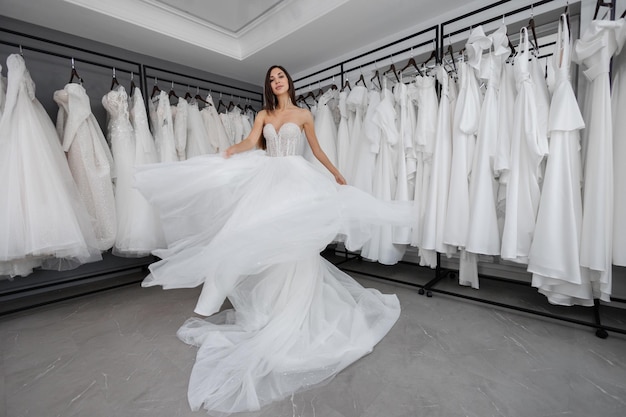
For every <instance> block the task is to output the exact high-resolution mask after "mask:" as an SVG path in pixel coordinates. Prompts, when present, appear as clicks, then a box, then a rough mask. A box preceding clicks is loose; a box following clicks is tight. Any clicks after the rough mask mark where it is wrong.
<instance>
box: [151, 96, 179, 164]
mask: <svg viewBox="0 0 626 417" xmlns="http://www.w3.org/2000/svg"><path fill="white" fill-rule="evenodd" d="M151 114H154V116H151V117H152V119H153V124H152V130H153V131H152V133H153V135H154V143H155V146H156V149H157V152H158V154H159V161H161V162H172V161H178V153H177V152H176V140H175V138H174V120H173V119H172V108H171V106H170V98H169V96H168V95H167V93H166V92H165V91H162V90H161V91H160V92H159V96H158V98H157V105H156V108H155V110H154V113H152V112H151Z"/></svg>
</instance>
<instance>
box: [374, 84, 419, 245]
mask: <svg viewBox="0 0 626 417" xmlns="http://www.w3.org/2000/svg"><path fill="white" fill-rule="evenodd" d="M393 91H394V92H393V99H394V100H393V101H395V103H396V105H395V110H394V113H391V112H390V114H393V115H394V117H393V118H389V119H388V120H386V121H385V122H384V123H382V124H381V123H380V119H381V118H380V117H379V118H378V119H379V124H381V130H383V131H387V132H393V130H395V131H396V132H397V133H396V134H397V137H398V138H397V142H396V144H395V145H392V147H391V148H392V150H393V152H392V157H393V159H394V160H395V161H396V162H395V163H393V164H392V170H391V174H392V175H393V176H394V177H395V179H392V180H391V186H392V188H391V198H392V199H393V200H394V201H413V193H414V192H415V189H411V188H410V187H411V184H409V178H410V177H411V176H412V177H415V169H416V166H415V165H413V166H409V164H408V163H407V155H412V154H413V132H414V131H415V114H414V113H412V112H411V111H410V110H411V109H412V108H413V103H411V101H410V100H409V92H408V87H407V85H406V84H404V83H402V82H398V83H396V84H395V85H394V87H393ZM392 124H393V127H391V125H392ZM385 125H388V126H389V127H387V128H386V129H383V126H385ZM391 134H393V133H391ZM410 170H411V171H412V172H411V173H409V171H410ZM413 184H414V183H413ZM374 195H376V194H374ZM415 224H417V219H415V220H414V221H413V225H415ZM411 233H412V227H401V228H394V230H393V234H392V236H393V243H396V244H401V245H408V244H409V243H411ZM402 252H404V249H403V250H402Z"/></svg>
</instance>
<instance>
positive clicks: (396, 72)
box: [383, 57, 400, 82]
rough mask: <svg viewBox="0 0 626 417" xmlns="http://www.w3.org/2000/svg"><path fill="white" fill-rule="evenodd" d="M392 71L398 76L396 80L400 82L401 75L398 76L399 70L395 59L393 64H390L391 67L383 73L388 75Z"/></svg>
mask: <svg viewBox="0 0 626 417" xmlns="http://www.w3.org/2000/svg"><path fill="white" fill-rule="evenodd" d="M389 58H391V57H389ZM390 72H393V75H395V76H396V81H397V82H400V77H399V76H398V70H396V65H395V64H394V63H393V61H391V65H390V66H389V68H387V71H385V72H383V75H387V74H389V73H390Z"/></svg>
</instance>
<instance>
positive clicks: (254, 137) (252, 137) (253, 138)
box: [224, 110, 267, 158]
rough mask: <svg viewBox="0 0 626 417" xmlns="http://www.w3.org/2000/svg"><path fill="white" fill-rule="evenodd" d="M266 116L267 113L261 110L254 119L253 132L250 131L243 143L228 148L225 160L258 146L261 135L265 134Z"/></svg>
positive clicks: (225, 152)
mask: <svg viewBox="0 0 626 417" xmlns="http://www.w3.org/2000/svg"><path fill="white" fill-rule="evenodd" d="M266 114H267V112H266V111H265V110H261V111H260V112H259V113H258V114H257V115H256V117H255V118H254V124H253V125H252V130H251V131H250V134H249V135H248V137H247V138H245V139H244V140H242V141H241V142H239V143H237V144H235V145H232V146H229V147H228V148H226V151H224V157H225V158H229V157H231V156H232V155H234V154H236V153H240V152H245V151H249V150H250V149H252V148H254V147H255V146H256V144H257V143H258V142H259V140H260V139H261V135H262V134H263V126H264V125H265V115H266Z"/></svg>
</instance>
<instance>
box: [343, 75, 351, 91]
mask: <svg viewBox="0 0 626 417" xmlns="http://www.w3.org/2000/svg"><path fill="white" fill-rule="evenodd" d="M346 88H347V89H348V90H352V87H350V80H349V79H348V78H346V82H345V83H343V86H341V91H344V90H345V89H346Z"/></svg>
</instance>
